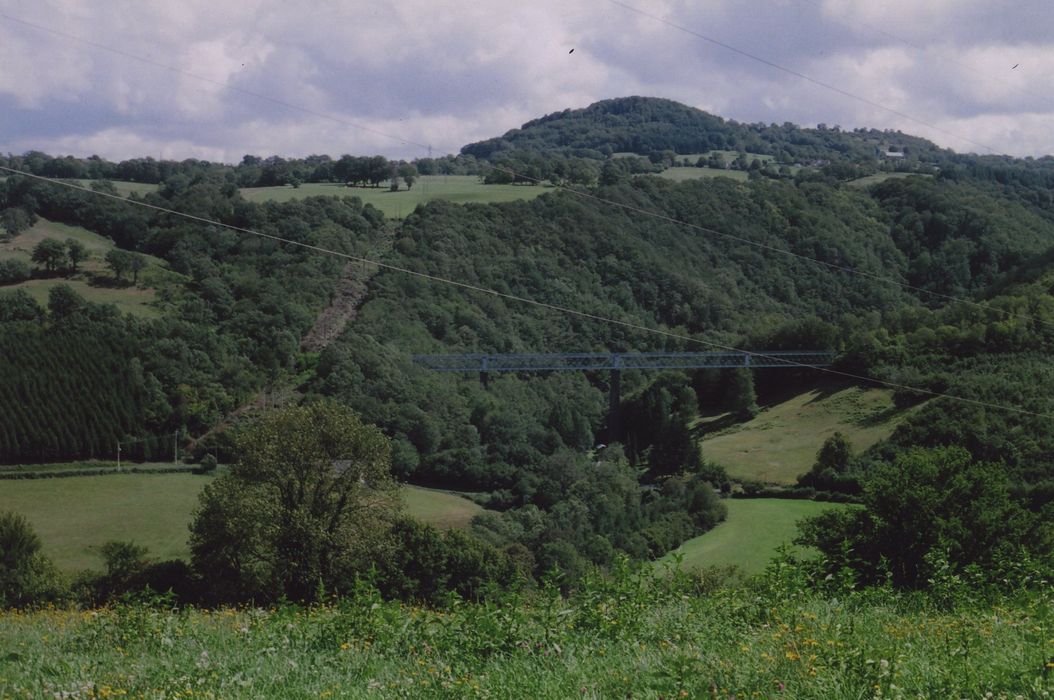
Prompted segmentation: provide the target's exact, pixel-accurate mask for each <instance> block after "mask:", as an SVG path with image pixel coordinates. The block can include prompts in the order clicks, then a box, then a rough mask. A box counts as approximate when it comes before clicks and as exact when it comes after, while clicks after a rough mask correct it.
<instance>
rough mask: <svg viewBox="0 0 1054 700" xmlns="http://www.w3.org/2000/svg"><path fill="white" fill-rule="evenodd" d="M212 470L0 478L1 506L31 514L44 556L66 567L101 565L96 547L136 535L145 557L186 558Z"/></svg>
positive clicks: (59, 566) (28, 515)
mask: <svg viewBox="0 0 1054 700" xmlns="http://www.w3.org/2000/svg"><path fill="white" fill-rule="evenodd" d="M211 478H212V477H211V476H203V475H198V474H112V475H106V476H74V477H65V478H60V479H27V480H24V481H2V482H0V511H7V510H13V511H15V512H17V513H21V514H22V515H24V516H25V517H26V519H28V520H29V522H30V524H31V525H32V526H33V529H34V530H35V531H36V533H37V535H39V536H40V540H41V542H42V543H43V545H44V554H45V555H47V556H48V557H49V558H50V559H51V560H52V561H53V562H54V563H55V565H56V566H57V567H58V568H59V569H61V570H63V571H67V572H74V571H78V570H81V569H89V568H90V569H99V568H100V567H101V566H102V560H101V559H100V558H99V556H98V554H97V552H98V548H99V547H100V546H101V545H102V544H104V543H106V542H108V541H110V540H122V541H129V540H131V541H134V542H135V543H136V544H138V545H141V546H145V547H147V548H148V549H149V550H150V552H149V555H150V557H151V558H155V559H174V558H178V557H185V556H187V554H188V550H187V535H188V532H187V526H188V525H189V524H190V519H191V513H192V511H193V510H194V507H195V506H196V505H197V502H198V493H199V492H200V491H201V489H202V488H204V486H205V484H207V483H208V482H209V480H210V479H211Z"/></svg>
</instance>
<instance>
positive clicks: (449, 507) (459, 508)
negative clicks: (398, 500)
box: [402, 485, 483, 530]
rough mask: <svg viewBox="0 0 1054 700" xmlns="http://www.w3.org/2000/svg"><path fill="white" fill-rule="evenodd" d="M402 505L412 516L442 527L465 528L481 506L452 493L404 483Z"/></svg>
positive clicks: (481, 510)
mask: <svg viewBox="0 0 1054 700" xmlns="http://www.w3.org/2000/svg"><path fill="white" fill-rule="evenodd" d="M402 498H403V505H404V506H406V510H407V512H408V513H410V514H411V515H412V516H413V517H415V518H417V519H418V520H420V521H422V522H425V523H428V524H429V525H435V526H436V527H439V528H443V529H459V530H460V529H465V528H467V527H468V525H469V522H470V521H471V520H472V518H474V517H475V516H476V515H478V514H479V513H482V512H483V507H482V506H480V505H478V504H476V503H474V502H472V501H470V500H468V499H467V498H464V497H462V496H458V495H456V494H453V493H448V492H446V491H437V490H435V489H426V488H421V487H420V486H409V485H405V486H403V488H402Z"/></svg>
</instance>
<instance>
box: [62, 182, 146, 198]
mask: <svg viewBox="0 0 1054 700" xmlns="http://www.w3.org/2000/svg"><path fill="white" fill-rule="evenodd" d="M76 182H79V183H80V184H81V186H82V187H91V186H92V183H93V182H97V180H77V181H76ZM110 182H112V183H113V186H114V188H115V189H116V190H117V194H119V195H121V196H122V197H127V196H128V195H130V194H132V193H133V192H134V193H136V194H140V195H142V194H149V193H150V192H156V191H157V185H153V184H150V183H149V182H125V181H123V180H110Z"/></svg>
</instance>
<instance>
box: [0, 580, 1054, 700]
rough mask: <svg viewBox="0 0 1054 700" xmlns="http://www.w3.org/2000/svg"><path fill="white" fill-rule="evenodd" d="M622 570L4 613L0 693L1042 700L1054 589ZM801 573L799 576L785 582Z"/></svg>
mask: <svg viewBox="0 0 1054 700" xmlns="http://www.w3.org/2000/svg"><path fill="white" fill-rule="evenodd" d="M794 571H795V570H794V569H793V568H791V569H783V570H781V572H782V573H781V574H780V575H779V576H777V575H772V576H767V577H765V578H764V579H761V580H760V581H758V582H756V583H754V584H752V585H750V586H747V587H743V588H716V589H714V588H712V587H708V586H705V585H698V584H694V583H692V582H691V581H688V580H685V579H684V578H677V577H674V578H671V579H662V580H657V579H655V578H654V577H651V576H650V575H647V574H643V575H634V574H631V573H629V574H621V575H619V574H616V576H615V577H614V578H613V579H610V580H594V581H592V582H587V583H586V584H585V585H584V586H583V588H582V589H581V590H580V591H579V592H577V593H575V594H572V595H571V596H570V597H568V598H564V597H561V596H559V595H558V594H557V593H556V592H555V591H552V590H544V591H540V592H536V593H533V594H532V593H527V594H524V595H515V594H510V595H507V596H506V597H505V598H504V599H500V600H498V601H496V602H492V603H460V604H453V605H451V606H449V607H447V608H446V609H428V608H422V607H418V606H414V605H407V604H405V603H401V602H386V601H384V600H381V599H380V597H379V596H377V595H376V594H375V593H372V592H371V591H369V590H365V589H364V590H362V591H361V592H359V593H358V594H357V595H355V596H354V597H352V598H349V599H346V600H344V601H340V602H337V603H335V604H327V605H316V606H312V607H298V606H285V607H279V608H272V609H257V608H246V609H219V610H198V609H193V608H190V609H182V610H180V609H177V610H172V609H170V608H169V607H167V606H163V605H159V606H156V607H149V606H147V605H144V604H137V605H118V606H115V607H109V608H103V609H100V610H89V611H77V610H54V609H51V610H41V611H36V612H19V611H12V612H7V613H2V614H0V643H2V645H3V647H2V649H3V653H2V655H0V698H11V699H12V700H15V699H18V700H21V699H23V698H27V699H28V698H32V699H36V698H68V699H77V700H87V699H89V698H91V699H97V698H142V699H151V700H152V699H155V698H213V699H215V698H223V699H226V700H239V699H242V698H245V699H248V698H283V699H286V700H308V699H309V698H311V699H316V700H317V699H318V698H334V699H336V698H451V699H452V698H530V699H532V700H539V699H549V698H552V699H554V700H565V699H566V698H587V699H600V698H721V699H722V700H728V699H730V698H817V699H823V700H849V699H852V700H858V699H859V698H992V699H993V700H994V699H999V700H1010V699H1015V698H1044V697H1050V693H1051V692H1054V678H1052V677H1051V676H1052V674H1051V673H1050V670H1051V668H1052V667H1054V663H1051V662H1050V661H1048V660H1049V659H1051V658H1052V653H1054V640H1052V639H1051V635H1050V630H1051V629H1052V626H1054V600H1051V599H1050V595H1049V593H1047V594H1041V593H1032V594H1024V595H1019V596H1017V597H1014V598H1009V599H1006V600H1003V601H1000V602H999V603H998V605H997V607H994V608H993V607H990V606H980V607H975V606H972V605H965V606H960V607H953V608H950V609H947V608H943V607H939V606H935V605H932V604H930V603H929V602H927V600H926V599H920V598H917V597H912V596H910V595H897V594H894V593H890V592H888V591H882V590H878V591H872V592H868V593H862V594H848V595H846V596H835V597H831V598H825V597H823V596H821V595H819V594H816V593H812V592H810V591H808V589H803V588H800V587H798V586H797V585H796V584H794V583H793V575H794ZM787 576H789V577H790V578H787Z"/></svg>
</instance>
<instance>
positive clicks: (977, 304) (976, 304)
mask: <svg viewBox="0 0 1054 700" xmlns="http://www.w3.org/2000/svg"><path fill="white" fill-rule="evenodd" d="M489 167H490V168H492V169H494V170H499V171H501V172H505V173H509V174H511V175H513V176H515V177H519V178H522V179H526V180H530V181H531V182H534V183H536V184H542V183H543V181H542V180H540V179H538V178H532V177H528V176H526V175H521V174H519V173H516V172H515V171H513V170H510V169H508V168H505V167H503V166H500V165H493V164H490V165H489ZM552 187H553V189H556V190H560V191H562V192H568V193H570V194H573V195H575V196H578V197H582V198H584V199H589V200H592V201H594V202H599V203H601V204H607V205H609V206H612V207H617V208H619V209H624V210H627V211H631V212H635V213H638V214H643V215H645V216H650V217H652V218H655V219H659V220H661V221H665V222H666V223H670V224H676V225H678V226H684V227H686V228H690V229H693V230H695V231H700V232H702V233H709V234H713V235H715V236H721V237H722V238H727V239H729V240H733V241H736V242H739V243H744V244H746V245H750V246H754V247H755V248H760V249H762V250H765V251H768V252H771V253H779V254H780V255H785V256H788V257H791V258H796V259H798V260H804V261H807V262H812V263H816V264H817V265H823V266H824V267H828V268H830V269H832V270H838V271H839V272H844V273H846V274H850V275H859V276H861V277H866V278H868V279H871V280H874V281H876V282H883V283H885V284H893V285H896V286H898V287H902V288H904V289H908V290H910V291H912V292H915V293H917V294H925V295H928V296H931V297H934V298H937V299H943V300H944V301H948V302H956V303H960V304H967V305H969V306H972V307H974V308H977V309H981V310H984V311H991V312H994V313H997V314H1002V315H1003V316H1004V317H1006V318H1029V319H1032V320H1034V321H1036V322H1038V323H1040V324H1042V325H1045V326H1051V327H1054V322H1051V321H1047V320H1045V319H1042V318H1040V317H1038V316H1036V315H1034V314H1017V313H1014V312H1013V311H1007V310H1006V309H1000V308H997V307H994V306H992V305H990V304H985V303H983V302H979V301H973V300H971V299H966V298H964V297H957V296H953V295H950V294H943V293H941V292H935V291H933V290H930V289H925V288H924V287H918V286H916V285H913V284H911V283H909V282H903V281H901V280H898V279H895V278H893V277H889V276H886V275H879V274H876V273H874V272H867V271H866V270H858V269H856V268H854V267H847V266H845V265H839V264H838V263H832V262H827V261H826V260H820V259H819V258H812V257H809V256H807V255H802V254H801V253H795V252H794V251H792V250H787V249H785V248H779V247H776V246H773V245H769V244H768V243H762V242H760V241H754V240H751V239H749V238H745V237H743V236H738V235H736V234H734V233H728V232H726V231H718V230H717V229H712V228H709V227H707V226H703V225H701V224H693V223H691V222H688V221H682V220H681V219H677V218H674V217H672V216H668V215H666V214H663V213H661V212H656V211H649V210H647V209H643V208H641V207H637V206H634V205H632V204H626V203H625V202H618V201H615V200H613V199H607V198H605V197H601V196H599V195H595V194H592V193H590V192H585V191H583V190H578V189H575V188H573V187H567V186H566V185H553V186H552Z"/></svg>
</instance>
